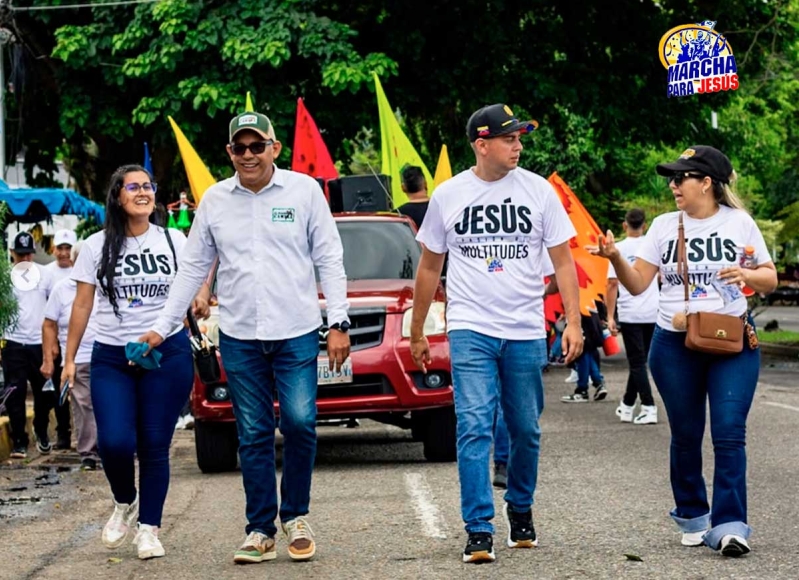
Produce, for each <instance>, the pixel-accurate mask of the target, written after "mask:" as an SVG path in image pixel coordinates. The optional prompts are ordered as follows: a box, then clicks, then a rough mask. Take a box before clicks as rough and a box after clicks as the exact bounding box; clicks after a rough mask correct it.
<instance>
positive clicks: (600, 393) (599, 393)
mask: <svg viewBox="0 0 799 580" xmlns="http://www.w3.org/2000/svg"><path fill="white" fill-rule="evenodd" d="M594 386H595V387H596V392H594V400H595V401H602V400H604V399H605V397H607V396H608V390H607V389H606V388H605V383H599V384H598V385H594Z"/></svg>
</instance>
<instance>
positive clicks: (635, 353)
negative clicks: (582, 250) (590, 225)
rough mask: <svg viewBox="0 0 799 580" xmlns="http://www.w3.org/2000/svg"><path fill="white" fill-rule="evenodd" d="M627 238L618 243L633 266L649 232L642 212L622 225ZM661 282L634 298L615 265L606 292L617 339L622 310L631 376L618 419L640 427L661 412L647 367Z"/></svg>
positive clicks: (630, 215)
mask: <svg viewBox="0 0 799 580" xmlns="http://www.w3.org/2000/svg"><path fill="white" fill-rule="evenodd" d="M622 227H623V228H624V232H625V234H626V235H627V237H626V238H625V239H623V240H622V241H620V242H617V243H616V248H617V249H618V250H619V253H620V254H621V255H622V256H623V257H624V258H625V259H626V260H627V261H628V262H629V263H630V264H632V263H634V262H635V256H636V254H637V252H638V248H639V247H640V246H641V242H643V240H644V237H643V236H644V233H645V232H646V216H645V215H644V211H643V210H642V209H638V208H634V209H631V210H630V211H628V212H627V215H625V216H624V223H623V224H622ZM658 292H659V289H658V281H657V278H655V279H653V280H652V283H651V284H650V285H649V287H648V288H647V289H646V291H645V292H643V293H642V294H639V295H638V296H633V295H632V294H630V292H628V291H627V289H626V288H625V287H624V286H621V285H620V284H619V279H618V278H617V277H616V270H614V268H613V264H610V267H609V268H608V285H607V290H606V294H605V295H606V296H607V305H608V330H610V332H611V334H613V335H614V336H615V335H616V334H618V331H619V329H618V328H617V326H616V309H617V308H618V314H619V324H620V325H621V335H622V338H623V339H624V351H625V354H626V355H627V362H628V363H629V367H630V371H629V375H628V376H627V389H626V390H625V391H624V397H623V398H622V400H621V402H620V403H619V406H618V407H617V408H616V415H618V417H619V419H620V420H621V421H622V423H630V422H632V423H635V424H636V425H654V424H655V423H657V422H658V408H657V406H655V399H654V398H653V397H652V387H651V386H650V384H649V372H648V369H647V365H646V360H647V357H648V356H649V345H650V344H651V342H652V334H653V333H654V332H655V322H656V321H657V316H658ZM638 397H640V398H641V411H640V413H639V414H638V415H637V416H635V418H634V419H633V415H634V412H635V402H636V399H637V398H638Z"/></svg>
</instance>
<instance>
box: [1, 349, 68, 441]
mask: <svg viewBox="0 0 799 580" xmlns="http://www.w3.org/2000/svg"><path fill="white" fill-rule="evenodd" d="M41 366H42V345H41V344H21V343H19V342H14V341H12V340H9V341H6V346H5V347H4V348H3V374H4V375H5V381H6V388H11V387H13V388H14V391H13V392H12V393H11V395H10V396H9V397H8V399H7V400H6V409H7V410H8V419H9V423H10V426H11V439H12V440H13V445H14V447H15V448H18V447H23V448H27V447H28V444H29V443H30V441H29V439H28V434H27V432H26V431H25V423H26V418H25V399H26V398H27V396H28V382H30V384H31V388H32V389H33V431H34V433H36V437H38V438H39V439H40V440H43V441H47V440H48V437H47V424H48V423H49V420H50V409H52V408H53V407H54V406H55V403H56V393H54V392H47V393H45V392H42V387H43V386H44V383H45V379H44V377H43V376H42V373H41V372H40V371H39V369H40V368H41Z"/></svg>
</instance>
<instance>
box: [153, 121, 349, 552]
mask: <svg viewBox="0 0 799 580" xmlns="http://www.w3.org/2000/svg"><path fill="white" fill-rule="evenodd" d="M280 149H281V144H280V141H278V140H277V139H276V138H275V132H274V128H273V126H272V123H271V121H270V120H269V118H268V117H266V116H265V115H262V114H260V113H255V112H245V113H242V114H240V115H238V116H236V117H235V118H233V120H232V121H231V122H230V131H229V142H228V145H227V152H228V155H229V156H230V160H231V162H232V163H233V167H234V168H235V169H236V174H235V175H234V176H233V177H231V178H229V179H225V180H223V181H220V182H219V183H217V184H215V185H213V186H212V187H210V188H209V189H208V191H206V192H205V194H204V196H203V200H202V203H201V204H200V206H199V209H198V210H197V213H196V215H195V218H194V223H193V224H192V228H191V232H190V233H189V239H188V242H187V246H186V249H185V252H184V254H183V257H182V259H181V263H180V271H179V272H178V275H177V279H176V280H175V282H174V284H173V286H172V289H171V291H170V293H169V300H168V302H167V305H166V307H165V308H164V311H163V313H162V316H161V318H160V319H159V321H158V322H157V323H156V324H155V325H154V327H153V329H152V330H151V331H150V332H148V333H147V334H145V335H144V336H143V337H141V338H140V341H142V342H148V343H149V344H150V346H151V347H155V346H157V345H158V344H159V343H160V342H161V340H162V337H163V336H165V335H166V334H167V333H168V329H170V328H173V327H174V325H175V324H178V323H179V322H180V321H181V320H182V319H183V317H184V313H185V312H186V309H187V308H188V306H189V304H190V302H191V298H192V297H193V296H194V294H196V292H197V289H199V288H200V286H201V285H202V283H203V281H204V280H205V278H206V276H207V273H208V271H209V270H210V269H211V266H212V264H213V262H214V260H215V259H216V258H217V257H218V259H219V269H218V273H217V289H218V290H217V294H218V298H219V327H220V332H219V342H220V345H219V346H220V350H221V352H222V353H224V361H225V371H226V374H227V379H228V386H229V388H230V391H231V399H232V403H233V410H234V413H235V415H236V425H237V429H238V434H239V457H240V461H241V472H242V477H243V479H244V491H245V495H246V500H247V507H246V512H247V520H248V524H247V526H246V528H245V530H246V533H247V539H246V540H245V542H244V544H243V545H242V546H241V548H240V549H239V550H238V551H237V552H236V553H235V556H234V558H233V560H234V562H236V563H238V564H244V563H250V562H262V561H266V560H273V559H274V558H275V557H276V548H275V534H276V532H277V528H276V526H275V518H276V516H278V515H279V516H280V521H281V526H282V529H283V531H284V533H285V534H286V536H287V538H288V543H289V547H288V553H289V557H290V558H291V559H293V560H309V559H311V558H312V557H313V555H314V554H315V552H316V545H315V542H314V538H313V532H312V531H311V528H310V526H309V525H308V522H307V521H306V515H307V514H308V508H309V503H310V491H311V472H312V469H313V464H314V458H315V455H316V388H317V356H318V355H319V334H318V330H319V328H320V326H321V325H322V316H321V313H320V310H319V300H318V294H317V286H316V280H315V277H314V268H316V269H318V271H319V281H320V284H321V287H322V292H323V293H324V296H325V298H326V300H327V320H328V325H329V328H330V332H329V334H328V337H327V356H328V358H329V361H330V366H331V369H333V370H338V369H339V368H340V367H341V365H342V364H343V363H344V361H345V360H346V359H347V357H348V356H349V350H350V340H349V336H348V334H347V330H348V329H349V318H348V316H347V311H348V308H349V304H348V302H347V277H346V274H345V272H344V260H343V249H342V245H341V239H340V237H339V234H338V229H337V228H336V223H335V221H334V219H333V216H332V214H331V213H330V208H329V207H328V205H327V202H326V201H325V196H324V193H323V192H322V190H321V188H320V187H319V184H318V183H317V182H316V181H315V180H314V179H313V178H311V177H309V176H307V175H304V174H300V173H296V172H293V171H288V170H285V169H280V168H279V167H277V165H275V159H276V158H277V157H278V155H279V154H280ZM275 390H277V392H278V398H279V400H280V425H279V426H280V431H281V433H282V434H283V437H284V445H283V477H282V479H281V486H280V495H281V503H280V509H279V511H278V502H277V487H276V476H275V417H274V412H273V392H274V391H275Z"/></svg>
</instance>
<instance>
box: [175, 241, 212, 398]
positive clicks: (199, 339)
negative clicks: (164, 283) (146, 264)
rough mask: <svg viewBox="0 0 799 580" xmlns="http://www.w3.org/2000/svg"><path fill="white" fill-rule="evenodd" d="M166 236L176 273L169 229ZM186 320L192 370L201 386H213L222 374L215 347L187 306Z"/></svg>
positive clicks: (176, 267)
mask: <svg viewBox="0 0 799 580" xmlns="http://www.w3.org/2000/svg"><path fill="white" fill-rule="evenodd" d="M164 233H165V234H166V241H167V243H168V244H169V249H170V250H172V259H173V260H174V261H175V273H176V274H177V271H178V259H177V254H176V253H175V246H174V245H173V244H172V237H171V236H170V235H169V229H168V228H164ZM186 318H187V319H188V321H189V333H190V335H191V336H190V337H189V343H190V344H191V355H192V357H193V358H194V368H195V370H196V371H197V376H198V377H200V380H201V381H202V382H203V384H206V385H214V384H216V383H218V382H219V381H220V378H221V376H222V372H221V370H220V368H219V359H217V357H216V346H215V345H214V343H213V342H211V340H210V339H209V338H208V337H207V336H205V335H204V334H203V333H202V332H200V327H199V325H198V324H197V319H196V318H195V317H194V313H193V312H192V311H191V306H189V309H188V311H187V312H186Z"/></svg>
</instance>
